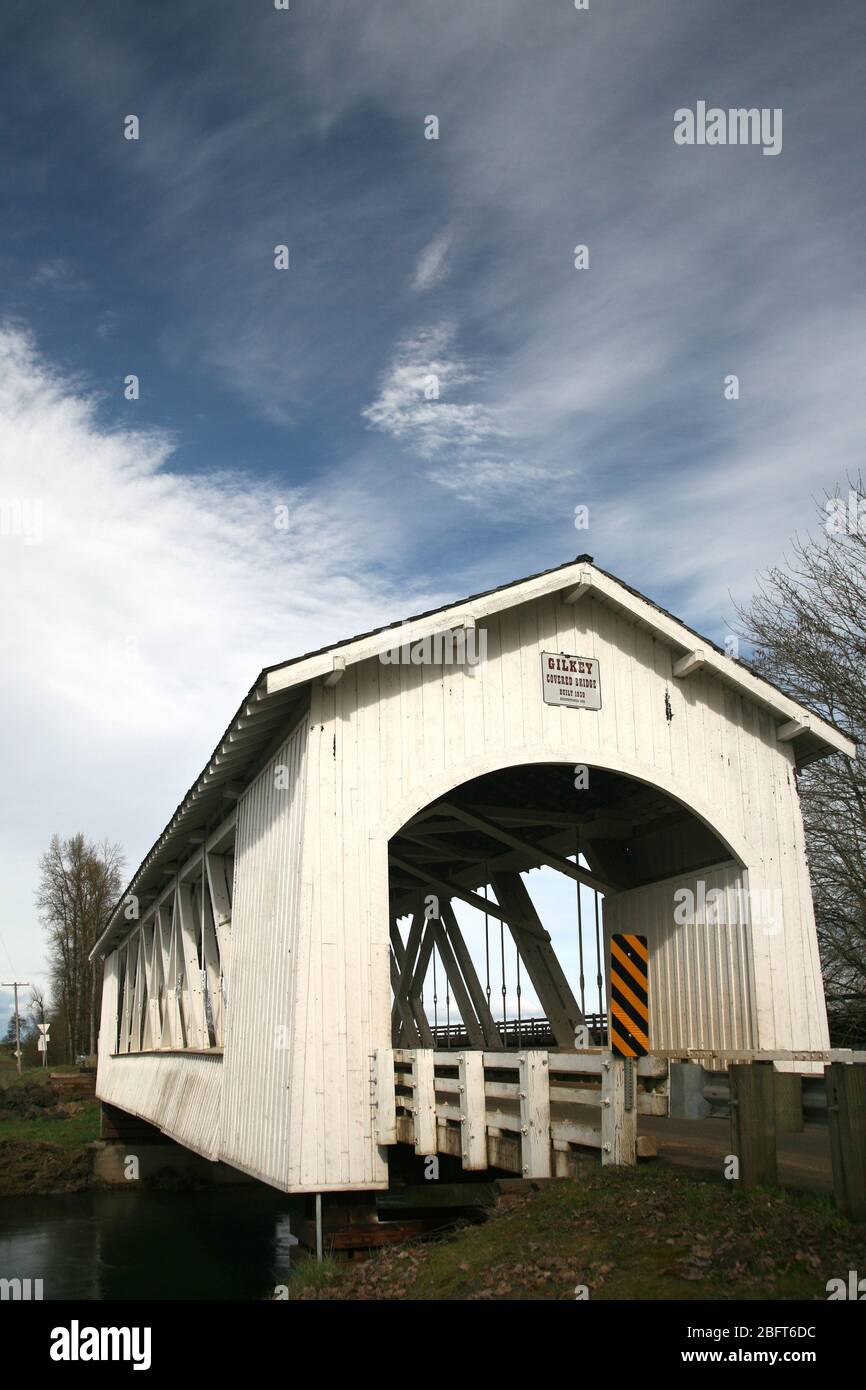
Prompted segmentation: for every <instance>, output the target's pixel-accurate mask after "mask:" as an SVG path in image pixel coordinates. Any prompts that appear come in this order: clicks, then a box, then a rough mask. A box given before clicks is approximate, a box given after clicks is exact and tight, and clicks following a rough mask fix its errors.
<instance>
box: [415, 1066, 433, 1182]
mask: <svg viewBox="0 0 866 1390" xmlns="http://www.w3.org/2000/svg"><path fill="white" fill-rule="evenodd" d="M433 1076H434V1072H433V1049H432V1047H417V1048H415V1049H414V1051H413V1054H412V1087H413V1096H412V1117H413V1119H414V1121H415V1152H416V1154H424V1155H425V1157H426V1156H427V1155H429V1154H435V1153H436V1148H437V1144H436V1086H435V1082H434V1079H433Z"/></svg>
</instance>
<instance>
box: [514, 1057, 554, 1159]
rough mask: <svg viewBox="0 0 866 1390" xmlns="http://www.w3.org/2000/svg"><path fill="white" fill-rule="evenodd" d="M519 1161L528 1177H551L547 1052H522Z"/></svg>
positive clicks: (520, 1061) (520, 1060) (520, 1062)
mask: <svg viewBox="0 0 866 1390" xmlns="http://www.w3.org/2000/svg"><path fill="white" fill-rule="evenodd" d="M519 1064H520V1162H521V1167H522V1169H523V1176H524V1177H525V1178H549V1177H550V1065H549V1058H548V1054H547V1053H546V1052H536V1051H532V1052H521V1053H520V1056H519Z"/></svg>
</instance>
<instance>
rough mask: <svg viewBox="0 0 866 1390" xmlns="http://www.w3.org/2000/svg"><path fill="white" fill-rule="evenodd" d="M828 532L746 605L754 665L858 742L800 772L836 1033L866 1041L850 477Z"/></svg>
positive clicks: (864, 670)
mask: <svg viewBox="0 0 866 1390" xmlns="http://www.w3.org/2000/svg"><path fill="white" fill-rule="evenodd" d="M819 512H820V516H821V523H822V530H821V534H820V535H819V536H818V537H817V538H815V537H812V536H809V537H807V538H806V539H804V540H801V539H800V538H799V537H798V538H797V540H796V541H795V542H794V545H793V550H792V555H791V558H790V560H788V561H787V562H786V565H785V567H784V568H774V569H771V570H770V571H769V572H768V573H767V574H766V575H765V576H763V578H762V580H761V584H760V589H759V592H758V594H757V595H756V596H755V597H754V598H753V599H752V601H751V603H750V604H749V605H748V606H746V607H745V608H743V609H740V610H738V611H739V616H740V619H741V621H742V623H743V625H744V628H745V633H744V635H745V636H746V638H747V639H748V640H749V641H750V642H751V643H752V644H753V646H754V648H755V654H754V657H753V665H754V666H755V667H756V668H757V669H758V670H759V671H761V672H762V674H763V675H765V676H767V677H768V678H769V679H770V680H772V681H774V682H775V683H776V684H777V685H779V686H781V688H782V689H783V690H785V691H787V693H788V694H790V695H791V696H792V697H793V698H794V699H797V700H801V701H803V703H804V704H807V705H810V706H811V707H812V708H813V709H815V710H816V711H818V712H819V713H821V714H823V715H825V716H826V717H827V718H828V719H830V720H832V721H833V723H835V724H838V725H839V726H840V727H841V728H843V729H844V730H845V732H846V733H849V734H850V735H851V736H852V737H853V738H855V739H857V740H858V742H859V743H860V748H861V751H860V752H859V753H858V756H857V758H856V759H854V760H853V761H852V760H850V759H848V758H846V757H843V756H842V755H837V756H834V757H830V758H826V759H824V760H822V761H820V762H816V763H813V764H812V765H810V766H809V767H807V768H806V769H804V771H803V772H802V773H801V774H800V777H799V779H798V785H799V790H800V799H801V803H802V807H803V819H804V823H805V829H806V841H807V849H808V854H809V868H810V873H811V877H812V891H813V895H814V899H815V917H816V922H817V926H818V939H819V944H820V948H821V959H822V964H823V969H824V985H825V990H826V995H827V1005H828V1012H829V1014H830V1020H831V1029H832V1030H833V1032H834V1038H835V1041H837V1042H838V1043H846V1042H847V1043H849V1044H850V1043H854V1042H857V1043H862V1042H863V1041H864V1040H866V758H864V754H863V752H862V749H863V746H864V742H866V494H864V484H863V480H862V478H857V479H856V480H854V481H851V480H849V484H848V486H847V488H846V489H844V490H839V491H837V495H836V496H835V497H831V496H829V495H828V496H827V497H826V498H825V502H824V504H823V505H822V506H820V507H819Z"/></svg>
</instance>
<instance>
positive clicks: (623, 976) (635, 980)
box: [610, 932, 649, 1057]
mask: <svg viewBox="0 0 866 1390" xmlns="http://www.w3.org/2000/svg"><path fill="white" fill-rule="evenodd" d="M648 962H649V953H648V951H647V944H646V937H645V936H633V935H632V934H631V932H614V933H612V935H611V938H610V1046H611V1051H612V1052H615V1053H616V1055H617V1056H618V1057H645V1056H646V1054H647V1053H648V1052H649V1000H648V993H649V982H648V979H647V976H648V974H649V964H648Z"/></svg>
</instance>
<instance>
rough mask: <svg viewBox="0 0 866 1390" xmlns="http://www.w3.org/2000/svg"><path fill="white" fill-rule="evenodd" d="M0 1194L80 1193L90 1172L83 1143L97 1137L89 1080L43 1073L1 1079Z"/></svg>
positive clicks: (96, 1106)
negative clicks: (58, 1078)
mask: <svg viewBox="0 0 866 1390" xmlns="http://www.w3.org/2000/svg"><path fill="white" fill-rule="evenodd" d="M3 1081H4V1084H3V1087H2V1090H0V1197H18V1196H25V1195H35V1194H43V1193H45V1194H48V1193H71V1192H80V1191H81V1190H82V1189H83V1188H85V1187H87V1186H88V1184H89V1182H90V1175H91V1151H90V1149H89V1148H88V1145H89V1144H91V1143H92V1142H93V1140H94V1139H97V1138H98V1137H99V1104H98V1102H97V1101H96V1100H94V1099H92V1098H91V1095H92V1080H91V1079H90V1078H88V1077H86V1076H83V1077H82V1078H81V1080H80V1081H78V1080H77V1077H76V1074H75V1073H74V1072H70V1073H69V1081H68V1082H67V1081H65V1080H64V1082H63V1083H62V1084H54V1083H52V1081H51V1080H50V1077H49V1076H48V1075H47V1074H46V1073H45V1072H39V1071H36V1072H25V1073H24V1075H23V1076H21V1077H18V1076H17V1075H16V1076H13V1077H10V1076H9V1075H6V1076H5V1077H4V1078H3Z"/></svg>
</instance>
